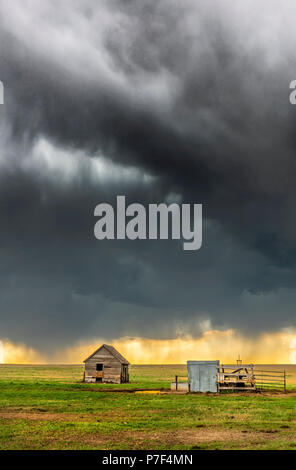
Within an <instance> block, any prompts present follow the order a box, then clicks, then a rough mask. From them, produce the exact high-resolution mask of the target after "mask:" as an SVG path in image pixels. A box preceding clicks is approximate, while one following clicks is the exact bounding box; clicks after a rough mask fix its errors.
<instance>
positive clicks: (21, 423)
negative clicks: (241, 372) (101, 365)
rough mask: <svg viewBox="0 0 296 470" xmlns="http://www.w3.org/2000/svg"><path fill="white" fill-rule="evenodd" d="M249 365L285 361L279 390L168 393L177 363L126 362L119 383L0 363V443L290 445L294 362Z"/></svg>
mask: <svg viewBox="0 0 296 470" xmlns="http://www.w3.org/2000/svg"><path fill="white" fill-rule="evenodd" d="M257 368H258V369H264V370H282V369H285V370H286V372H287V383H288V391H287V393H286V394H285V393H282V392H273V391H263V392H260V393H246V392H243V393H241V392H237V393H226V394H219V395H218V394H174V393H171V392H170V391H169V386H170V382H171V381H173V380H174V377H175V375H178V376H179V377H180V380H182V378H184V379H185V378H186V366H185V365H157V366H153V365H147V366H136V365H133V366H131V368H130V380H131V383H129V384H122V385H105V384H84V383H82V377H83V366H81V365H40V366H38V365H0V449H2V450H4V449H7V450H9V449H20V450H24V449H29V450H32V449H107V450H109V449H110V450H115V449H166V450H167V449H169V450H174V449H188V450H190V449H296V366H294V365H268V366H267V365H264V366H262V365H260V366H257ZM149 391H150V393H148V392H149Z"/></svg>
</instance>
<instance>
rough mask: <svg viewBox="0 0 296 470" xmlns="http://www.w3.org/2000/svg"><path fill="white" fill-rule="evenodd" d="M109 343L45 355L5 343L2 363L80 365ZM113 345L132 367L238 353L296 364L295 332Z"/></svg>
mask: <svg viewBox="0 0 296 470" xmlns="http://www.w3.org/2000/svg"><path fill="white" fill-rule="evenodd" d="M106 342H108V341H106V340H104V338H97V339H94V340H92V341H88V342H80V343H78V344H74V345H73V346H70V347H67V348H63V349H59V350H54V351H53V352H52V354H47V355H45V354H41V353H40V352H39V351H37V350H34V349H32V348H29V347H27V346H26V345H23V344H13V343H12V342H9V341H3V349H4V354H3V356H4V357H3V362H5V363H7V364H12V363H14V364H16V363H17V364H34V363H35V364H37V363H38V364H42V363H45V364H50V363H55V364H58V363H61V364H81V363H82V362H83V360H84V359H85V358H86V357H88V356H89V355H90V354H91V353H92V352H93V351H95V349H97V348H98V347H99V346H100V345H101V344H103V343H106ZM112 344H113V346H114V347H115V348H116V349H118V350H119V351H120V352H121V354H122V355H123V356H125V357H126V358H127V359H128V360H129V362H130V363H132V364H182V363H183V364H184V363H186V362H187V360H191V359H198V360H210V359H219V360H220V362H222V363H223V362H224V363H235V361H236V358H237V357H238V354H240V356H241V358H242V359H243V362H244V363H257V364H290V363H291V364H296V334H295V332H292V331H281V332H275V333H264V334H262V335H260V336H257V337H255V338H251V337H246V336H243V335H241V334H239V333H238V332H237V331H235V330H234V329H229V330H224V331H218V330H209V331H206V332H204V333H203V335H202V336H200V337H199V338H192V337H189V336H186V337H183V338H175V339H168V340H163V339H144V338H140V337H139V338H120V339H116V340H114V341H112ZM0 357H1V356H0Z"/></svg>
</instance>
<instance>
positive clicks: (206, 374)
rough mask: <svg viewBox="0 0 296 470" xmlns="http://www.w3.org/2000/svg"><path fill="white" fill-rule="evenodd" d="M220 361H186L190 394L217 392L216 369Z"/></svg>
mask: <svg viewBox="0 0 296 470" xmlns="http://www.w3.org/2000/svg"><path fill="white" fill-rule="evenodd" d="M219 364H220V361H188V362H187V370H188V383H189V387H190V391H191V392H213V393H216V392H217V391H218V387H217V373H218V370H217V367H218V366H219Z"/></svg>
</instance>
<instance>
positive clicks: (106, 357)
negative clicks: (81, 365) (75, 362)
mask: <svg viewBox="0 0 296 470" xmlns="http://www.w3.org/2000/svg"><path fill="white" fill-rule="evenodd" d="M96 364H104V374H103V375H104V378H103V382H107V383H108V382H110V383H120V382H121V363H120V362H119V361H118V360H117V359H116V358H115V357H114V356H112V354H111V353H110V352H109V351H108V350H107V349H106V348H101V349H100V351H99V352H98V353H97V354H95V355H94V356H92V357H91V358H90V359H89V360H88V361H87V362H86V363H85V381H86V382H89V381H90V382H93V381H94V380H93V378H94V377H102V372H101V371H97V370H96ZM91 378H92V379H91Z"/></svg>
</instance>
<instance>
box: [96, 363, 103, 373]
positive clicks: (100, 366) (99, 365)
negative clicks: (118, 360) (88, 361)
mask: <svg viewBox="0 0 296 470" xmlns="http://www.w3.org/2000/svg"><path fill="white" fill-rule="evenodd" d="M103 368H104V365H103V364H97V365H96V370H97V372H100V371H102V370H103Z"/></svg>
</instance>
